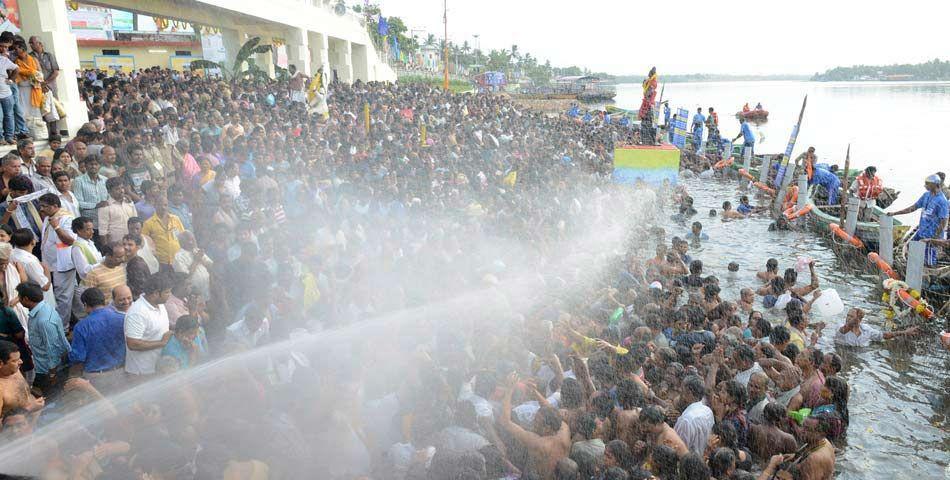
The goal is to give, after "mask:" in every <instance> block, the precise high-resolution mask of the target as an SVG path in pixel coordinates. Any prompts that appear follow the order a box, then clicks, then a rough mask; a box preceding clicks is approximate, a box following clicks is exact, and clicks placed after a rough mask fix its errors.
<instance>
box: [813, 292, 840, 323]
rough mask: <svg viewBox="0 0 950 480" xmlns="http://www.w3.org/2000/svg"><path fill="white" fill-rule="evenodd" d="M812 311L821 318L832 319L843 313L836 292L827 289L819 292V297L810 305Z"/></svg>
mask: <svg viewBox="0 0 950 480" xmlns="http://www.w3.org/2000/svg"><path fill="white" fill-rule="evenodd" d="M812 309H813V311H814V312H815V313H816V314H818V315H819V316H822V317H833V316H835V315H840V314H841V312H843V311H844V303H842V302H841V297H839V296H838V291H837V290H835V289H833V288H828V289H825V290H822V291H821V296H820V297H818V299H817V300H815V303H813V304H812Z"/></svg>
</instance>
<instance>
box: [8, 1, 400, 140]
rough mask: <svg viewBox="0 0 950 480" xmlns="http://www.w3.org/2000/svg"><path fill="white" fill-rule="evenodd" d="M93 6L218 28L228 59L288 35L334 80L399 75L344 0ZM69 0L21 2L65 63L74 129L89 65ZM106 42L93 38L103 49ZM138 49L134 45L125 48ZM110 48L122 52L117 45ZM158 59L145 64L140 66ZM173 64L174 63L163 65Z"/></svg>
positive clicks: (29, 27)
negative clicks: (83, 72)
mask: <svg viewBox="0 0 950 480" xmlns="http://www.w3.org/2000/svg"><path fill="white" fill-rule="evenodd" d="M83 3H87V4H90V5H95V6H100V7H107V8H116V9H121V10H125V11H129V12H135V13H139V14H143V15H152V16H157V17H162V18H166V19H169V20H177V21H181V22H188V23H191V24H197V25H203V26H207V27H215V28H216V29H219V30H220V31H221V33H222V36H223V39H224V47H225V50H226V51H227V58H228V59H231V58H233V57H234V55H235V54H236V53H237V51H238V49H239V48H240V47H241V45H242V44H243V43H244V41H245V40H247V39H248V38H251V37H254V36H259V37H261V40H262V43H271V40H272V39H280V40H281V41H282V42H283V43H284V44H285V45H286V53H287V60H288V62H289V63H290V64H294V65H296V66H297V68H298V69H299V70H300V71H302V72H304V73H305V74H307V75H310V74H312V73H313V72H315V71H316V70H317V69H318V68H320V67H323V69H324V72H325V73H326V74H327V76H328V78H333V75H334V73H335V74H336V76H337V77H338V78H339V80H340V81H343V82H348V83H349V82H353V81H356V80H362V81H395V80H396V74H395V72H394V71H393V70H392V68H390V67H389V65H388V64H387V63H386V61H385V60H384V59H383V57H381V56H380V55H379V54H378V53H377V52H376V49H375V47H374V46H373V42H372V40H371V39H370V36H369V33H368V32H367V30H366V27H365V25H364V23H363V18H362V16H361V15H358V14H356V13H355V12H352V11H351V10H349V9H347V8H341V7H342V5H338V3H337V1H336V0H148V1H142V0H91V1H88V2H83ZM67 8H69V7H68V6H67V2H64V1H63V0H20V2H19V10H20V11H19V18H20V21H21V27H22V34H23V35H24V36H30V35H37V36H39V37H40V38H41V39H42V40H43V42H44V43H45V44H46V48H47V50H49V51H51V52H53V53H54V54H55V55H56V58H57V60H58V61H59V66H60V69H61V71H62V74H61V75H60V76H59V78H58V79H57V87H58V90H59V97H60V100H61V101H62V102H63V104H64V106H65V107H66V111H67V117H66V123H67V127H68V128H69V131H70V133H75V132H76V130H77V129H78V128H79V127H80V126H81V125H82V124H83V123H84V122H85V121H86V120H87V117H86V111H85V106H84V104H83V102H82V101H81V99H80V97H79V89H78V85H77V83H76V78H75V76H74V75H73V74H72V72H74V71H76V70H78V69H80V68H81V65H80V54H79V46H78V45H77V40H76V36H75V35H73V34H72V33H71V32H70V25H69V20H68V16H67ZM97 45H100V44H86V45H83V48H84V49H85V48H95V46H97ZM122 48H129V49H134V48H136V47H135V46H134V45H126V46H124V47H123V46H120V48H118V50H119V54H121V53H122V52H121V50H122ZM110 50H116V48H111V49H110ZM255 62H256V63H257V65H259V66H261V67H262V68H264V69H265V70H268V71H270V72H271V73H273V70H274V68H273V67H274V62H275V59H274V56H273V55H270V54H261V55H257V56H256V58H255ZM148 66H151V65H144V64H139V65H136V67H137V68H141V67H148ZM159 66H162V67H164V66H166V65H159Z"/></svg>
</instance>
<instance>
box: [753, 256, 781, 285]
mask: <svg viewBox="0 0 950 480" xmlns="http://www.w3.org/2000/svg"><path fill="white" fill-rule="evenodd" d="M755 276H756V278H758V279H759V280H762V281H763V282H765V283H768V282H771V281H772V279H773V278H775V277H777V276H778V260H776V259H774V258H770V259H768V260H766V262H765V271H764V272H756V274H755Z"/></svg>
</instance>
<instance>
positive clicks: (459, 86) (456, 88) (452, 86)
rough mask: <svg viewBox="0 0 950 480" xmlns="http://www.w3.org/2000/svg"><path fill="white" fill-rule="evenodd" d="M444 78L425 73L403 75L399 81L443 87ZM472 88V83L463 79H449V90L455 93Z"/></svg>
mask: <svg viewBox="0 0 950 480" xmlns="http://www.w3.org/2000/svg"><path fill="white" fill-rule="evenodd" d="M442 81H443V80H442V78H441V77H434V76H424V75H403V76H401V77H399V83H401V84H410V83H424V84H426V85H431V86H433V87H440V88H441V87H442ZM471 89H472V84H471V83H469V82H465V81H462V80H449V90H451V91H452V92H454V93H461V92H467V91H469V90H471Z"/></svg>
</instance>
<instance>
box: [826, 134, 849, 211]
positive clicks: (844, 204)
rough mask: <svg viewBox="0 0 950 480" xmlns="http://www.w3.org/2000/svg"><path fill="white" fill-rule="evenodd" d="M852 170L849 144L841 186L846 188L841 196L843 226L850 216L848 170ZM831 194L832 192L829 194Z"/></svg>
mask: <svg viewBox="0 0 950 480" xmlns="http://www.w3.org/2000/svg"><path fill="white" fill-rule="evenodd" d="M850 168H851V144H850V143H849V144H848V153H846V154H845V156H844V181H843V182H841V184H842V185H843V186H844V192H842V194H841V225H844V220H845V216H847V214H848V197H850V195H849V194H848V187H849V185H848V170H849V169H850ZM828 193H829V194H830V193H831V192H828Z"/></svg>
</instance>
